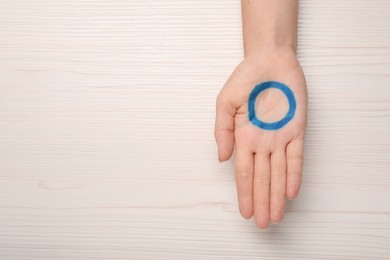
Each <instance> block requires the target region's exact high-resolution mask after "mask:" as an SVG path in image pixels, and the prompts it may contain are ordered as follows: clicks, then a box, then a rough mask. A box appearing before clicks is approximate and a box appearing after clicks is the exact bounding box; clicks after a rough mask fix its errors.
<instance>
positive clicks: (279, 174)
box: [270, 149, 287, 224]
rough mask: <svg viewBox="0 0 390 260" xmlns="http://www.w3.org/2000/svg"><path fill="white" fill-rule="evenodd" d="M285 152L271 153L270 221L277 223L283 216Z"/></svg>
mask: <svg viewBox="0 0 390 260" xmlns="http://www.w3.org/2000/svg"><path fill="white" fill-rule="evenodd" d="M286 168H287V166H286V152H285V150H284V149H283V150H278V151H275V152H273V153H272V154H271V192H270V197H271V198H270V211H271V214H270V217H271V222H272V223H274V224H276V223H279V222H280V221H281V220H282V219H283V216H284V206H285V200H286V182H287V180H286Z"/></svg>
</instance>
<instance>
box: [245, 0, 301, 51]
mask: <svg viewBox="0 0 390 260" xmlns="http://www.w3.org/2000/svg"><path fill="white" fill-rule="evenodd" d="M241 6H242V20H243V36H244V53H245V57H248V56H257V55H261V54H263V53H264V52H270V51H292V52H294V53H295V52H296V48H297V17H298V0H241Z"/></svg>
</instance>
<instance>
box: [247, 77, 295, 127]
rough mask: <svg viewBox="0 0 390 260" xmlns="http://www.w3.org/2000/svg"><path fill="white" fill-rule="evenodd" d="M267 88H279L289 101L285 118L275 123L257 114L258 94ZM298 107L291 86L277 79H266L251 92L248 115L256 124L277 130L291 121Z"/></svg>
mask: <svg viewBox="0 0 390 260" xmlns="http://www.w3.org/2000/svg"><path fill="white" fill-rule="evenodd" d="M267 88H277V89H280V90H281V91H282V92H283V93H284V94H285V95H286V97H287V99H288V103H289V109H288V112H287V114H286V116H285V117H284V118H282V119H281V120H279V121H276V122H273V123H266V122H263V121H261V120H260V119H258V118H257V116H256V111H255V106H256V98H257V96H258V95H259V94H260V93H261V92H262V91H263V90H265V89H267ZM296 107H297V103H296V102H295V97H294V93H293V92H292V91H291V89H290V88H289V87H287V86H286V85H284V84H283V83H280V82H277V81H266V82H262V83H260V84H258V85H256V87H255V88H254V89H253V90H252V92H251V93H250V94H249V99H248V117H249V121H251V122H252V124H254V125H255V126H257V127H259V128H261V129H265V130H277V129H279V128H282V127H283V126H285V125H286V124H287V123H288V122H290V120H291V119H293V117H294V115H295V110H296Z"/></svg>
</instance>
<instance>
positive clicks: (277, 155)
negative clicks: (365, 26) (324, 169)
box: [215, 0, 307, 228]
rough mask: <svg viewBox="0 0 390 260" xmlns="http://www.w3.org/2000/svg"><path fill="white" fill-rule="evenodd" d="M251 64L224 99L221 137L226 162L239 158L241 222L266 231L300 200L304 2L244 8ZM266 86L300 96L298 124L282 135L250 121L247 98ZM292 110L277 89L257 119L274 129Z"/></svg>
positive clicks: (264, 99)
mask: <svg viewBox="0 0 390 260" xmlns="http://www.w3.org/2000/svg"><path fill="white" fill-rule="evenodd" d="M241 5H242V14H243V35H244V52H245V58H244V59H243V61H242V62H241V63H240V64H239V65H238V66H237V68H236V69H235V70H234V71H233V73H232V74H231V76H230V77H229V79H228V80H227V82H226V83H225V85H224V87H223V88H222V90H221V91H220V93H219V95H218V97H217V114H216V124H215V137H216V141H217V145H218V158H219V161H220V162H223V161H226V160H229V159H230V157H231V156H232V154H233V151H234V154H235V156H234V163H235V177H236V184H237V195H238V202H239V208H240V213H241V215H242V216H243V217H244V218H246V219H250V218H252V217H254V221H255V223H256V225H257V226H258V227H259V228H266V227H268V226H269V224H270V223H279V222H280V221H281V220H282V219H283V217H284V213H285V200H286V198H288V199H290V200H291V199H294V198H296V196H297V195H298V192H299V188H300V183H301V176H302V165H303V144H304V135H305V129H306V121H307V89H306V82H305V77H304V74H303V72H302V69H301V66H300V65H299V62H298V60H297V58H296V41H297V40H296V39H297V11H298V3H297V0H272V1H269V0H256V1H247V0H243V1H242V2H241ZM264 81H279V82H282V83H284V84H285V85H287V86H289V88H290V89H291V90H292V92H293V93H294V96H295V99H296V103H297V109H296V113H295V116H294V118H293V119H292V120H291V121H290V122H289V123H288V124H287V125H285V126H284V127H282V128H281V129H278V130H264V129H260V128H258V127H257V126H255V125H253V124H252V123H251V122H250V121H249V119H248V97H249V94H250V92H251V91H252V90H253V88H254V87H255V86H256V85H257V84H258V83H261V82H264ZM287 110H288V102H287V101H286V97H285V96H284V95H283V93H282V92H280V91H279V90H277V89H268V90H267V91H264V93H263V92H262V93H261V94H260V95H259V96H258V97H257V100H256V114H257V116H258V117H259V118H260V119H261V120H262V121H265V122H275V121H278V120H280V119H281V118H283V117H284V115H285V113H286V111H287Z"/></svg>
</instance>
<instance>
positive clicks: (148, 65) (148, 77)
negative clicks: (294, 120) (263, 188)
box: [0, 0, 390, 260]
mask: <svg viewBox="0 0 390 260" xmlns="http://www.w3.org/2000/svg"><path fill="white" fill-rule="evenodd" d="M299 31H300V34H299V58H300V61H301V63H302V66H303V68H304V70H305V73H306V76H307V81H308V86H309V94H310V104H309V105H310V113H309V126H308V133H307V139H306V146H305V149H306V150H305V156H306V161H305V169H304V177H303V186H302V190H301V193H300V196H299V197H298V199H297V200H296V201H293V202H290V203H289V204H288V208H287V214H286V216H285V220H284V221H283V222H282V223H281V224H279V225H275V226H272V227H271V228H269V229H267V230H266V231H261V230H258V229H256V227H255V225H254V224H253V222H252V221H245V220H244V219H242V218H241V217H240V216H239V213H238V207H237V201H236V193H235V192H236V191H235V183H234V176H233V172H232V163H231V162H228V163H224V164H218V162H217V160H216V159H217V158H216V146H215V143H214V139H213V124H214V99H215V96H216V94H217V93H218V91H219V89H220V87H221V86H222V85H223V83H224V82H225V80H226V79H227V77H228V76H229V74H230V73H231V71H232V70H233V69H234V67H235V66H236V65H237V63H238V62H239V61H240V60H241V58H242V43H241V40H242V39H241V17H240V3H239V1H238V0H224V1H222V0H218V1H208V0H187V1H179V0H163V1H153V0H150V1H135V0H129V1H122V0H115V1H111V0H110V1H102V0H101V1H98V0H70V1H69V0H67V1H58V0H38V1H22V0H12V1H11V0H2V1H1V8H0V259H2V260H3V259H4V260H13V259H18V260H19V259H39V260H46V259H112V260H114V259H390V201H389V200H390V1H388V0H370V1H366V0H364V1H363V0H343V1H339V0H328V1H322V0H301V1H300V20H299Z"/></svg>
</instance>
